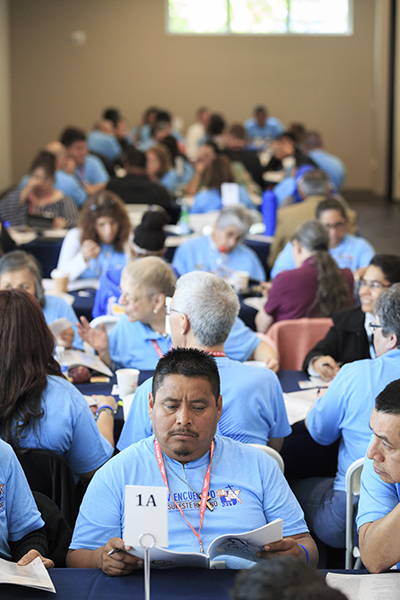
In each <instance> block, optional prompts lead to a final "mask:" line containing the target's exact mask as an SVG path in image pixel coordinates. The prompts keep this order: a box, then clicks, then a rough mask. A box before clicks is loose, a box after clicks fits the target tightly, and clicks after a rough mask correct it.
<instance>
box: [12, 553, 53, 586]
mask: <svg viewBox="0 0 400 600" xmlns="http://www.w3.org/2000/svg"><path fill="white" fill-rule="evenodd" d="M0 583H12V584H14V585H25V586H27V587H31V588H36V589H38V590H46V591H48V592H54V593H56V588H55V587H54V585H53V582H52V581H51V579H50V576H49V574H48V572H47V569H46V568H45V566H44V565H43V563H42V561H41V559H40V558H39V556H38V557H37V558H35V559H34V560H33V561H32V562H31V563H29V565H25V566H24V567H21V566H20V565H18V564H17V563H14V562H10V561H8V560H4V559H3V558H0ZM0 595H1V592H0Z"/></svg>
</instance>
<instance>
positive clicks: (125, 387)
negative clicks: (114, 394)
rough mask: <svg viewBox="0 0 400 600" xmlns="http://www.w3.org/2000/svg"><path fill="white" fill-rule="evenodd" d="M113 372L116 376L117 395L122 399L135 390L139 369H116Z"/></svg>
mask: <svg viewBox="0 0 400 600" xmlns="http://www.w3.org/2000/svg"><path fill="white" fill-rule="evenodd" d="M115 374H116V376H117V382H118V389H119V397H120V398H122V400H123V399H124V398H126V396H129V394H133V393H134V392H135V391H136V388H137V385H138V379H139V374H140V371H138V369H118V370H117V371H116V372H115Z"/></svg>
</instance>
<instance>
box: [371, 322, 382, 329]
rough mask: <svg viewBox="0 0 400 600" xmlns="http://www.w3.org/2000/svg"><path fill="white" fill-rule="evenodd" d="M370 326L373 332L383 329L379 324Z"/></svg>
mask: <svg viewBox="0 0 400 600" xmlns="http://www.w3.org/2000/svg"><path fill="white" fill-rule="evenodd" d="M369 326H370V328H371V329H372V331H375V329H380V328H382V325H378V323H370V324H369Z"/></svg>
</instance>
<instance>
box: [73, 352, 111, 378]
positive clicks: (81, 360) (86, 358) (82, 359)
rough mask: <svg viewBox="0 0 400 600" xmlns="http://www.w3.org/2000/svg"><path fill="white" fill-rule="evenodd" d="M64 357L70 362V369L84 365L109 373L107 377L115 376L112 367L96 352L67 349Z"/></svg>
mask: <svg viewBox="0 0 400 600" xmlns="http://www.w3.org/2000/svg"><path fill="white" fill-rule="evenodd" d="M64 357H65V360H66V361H67V363H68V369H72V368H73V367H79V366H81V365H82V366H83V367H87V368H88V369H93V371H98V372H99V373H103V374H104V375H107V377H112V376H113V373H112V371H111V369H109V368H108V367H107V365H106V364H105V363H103V361H102V360H101V359H100V358H99V357H98V356H95V355H94V354H86V353H85V352H81V351H80V350H65V352H64Z"/></svg>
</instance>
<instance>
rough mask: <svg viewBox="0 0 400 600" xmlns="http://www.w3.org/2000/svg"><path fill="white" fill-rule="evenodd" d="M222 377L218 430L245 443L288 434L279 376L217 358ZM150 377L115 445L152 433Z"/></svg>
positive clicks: (264, 442) (138, 390)
mask: <svg viewBox="0 0 400 600" xmlns="http://www.w3.org/2000/svg"><path fill="white" fill-rule="evenodd" d="M215 360H216V362H217V366H218V371H219V376H220V379H221V395H222V415H221V418H220V420H219V423H218V428H217V433H219V434H221V435H223V436H226V437H229V438H232V439H234V440H237V441H239V442H244V443H247V444H251V443H252V444H264V445H265V444H266V443H267V441H268V440H269V438H281V437H285V436H287V435H289V434H290V432H291V428H290V425H289V421H288V418H287V414H286V408H285V403H284V401H283V395H282V388H281V385H280V383H279V380H278V377H277V376H276V375H275V373H273V372H272V371H270V370H269V369H265V368H260V367H252V366H249V365H244V364H242V363H240V362H237V361H236V360H231V359H229V358H227V357H224V356H218V357H216V359H215ZM152 381H153V379H147V380H146V381H145V382H144V383H143V384H142V385H141V386H140V387H139V388H138V389H137V391H136V393H135V397H134V400H133V402H132V405H131V408H130V410H129V413H128V418H127V420H126V422H125V424H124V427H123V429H122V433H121V436H120V438H119V442H118V444H117V447H118V449H119V450H123V449H124V448H127V447H128V446H130V445H131V444H134V443H136V442H138V441H140V440H142V439H143V438H146V437H148V436H149V435H152V433H153V428H152V423H151V420H150V417H149V412H148V403H149V393H150V392H151V386H152Z"/></svg>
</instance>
